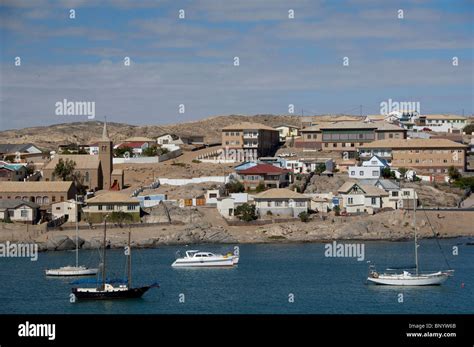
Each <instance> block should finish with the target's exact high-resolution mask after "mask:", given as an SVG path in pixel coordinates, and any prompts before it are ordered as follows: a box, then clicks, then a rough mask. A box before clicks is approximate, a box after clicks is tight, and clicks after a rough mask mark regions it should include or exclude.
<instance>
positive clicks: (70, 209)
mask: <svg viewBox="0 0 474 347" xmlns="http://www.w3.org/2000/svg"><path fill="white" fill-rule="evenodd" d="M58 208H59V209H58ZM51 213H52V214H53V219H56V218H60V217H62V216H64V215H66V214H67V215H68V222H73V223H75V222H76V217H77V210H76V203H75V202H74V201H72V202H70V201H63V202H57V203H54V204H52V205H51Z"/></svg>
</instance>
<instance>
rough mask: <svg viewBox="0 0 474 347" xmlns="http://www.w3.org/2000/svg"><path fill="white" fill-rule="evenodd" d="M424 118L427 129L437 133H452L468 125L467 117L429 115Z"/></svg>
mask: <svg viewBox="0 0 474 347" xmlns="http://www.w3.org/2000/svg"><path fill="white" fill-rule="evenodd" d="M423 118H424V121H425V122H424V123H425V127H427V128H430V129H431V130H432V131H436V132H451V131H450V130H452V129H457V130H461V129H463V128H464V127H465V126H466V125H467V117H463V116H456V115H451V114H427V115H423V116H421V117H420V120H422V119H423Z"/></svg>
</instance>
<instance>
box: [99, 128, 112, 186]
mask: <svg viewBox="0 0 474 347" xmlns="http://www.w3.org/2000/svg"><path fill="white" fill-rule="evenodd" d="M113 148H114V144H113V143H112V140H111V139H110V138H109V133H108V132H107V119H106V120H105V121H104V128H103V129H102V138H101V139H100V141H99V160H100V167H101V171H102V189H105V190H109V189H110V187H111V180H112V177H111V175H112V170H113Z"/></svg>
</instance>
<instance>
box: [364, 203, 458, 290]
mask: <svg viewBox="0 0 474 347" xmlns="http://www.w3.org/2000/svg"><path fill="white" fill-rule="evenodd" d="M425 214H426V212H425ZM430 227H431V229H432V231H433V228H432V226H431V223H430ZM413 229H414V236H415V237H414V239H415V240H414V241H415V242H414V245H415V267H414V268H410V270H413V269H414V270H415V273H414V274H413V273H411V272H409V271H407V270H409V269H405V270H404V271H403V272H402V273H382V274H379V273H378V272H377V270H376V269H375V266H374V265H369V276H368V278H367V281H368V282H371V283H374V284H384V285H392V286H428V285H440V284H442V283H444V282H445V281H446V280H447V279H448V277H450V276H452V274H453V272H454V270H445V271H441V270H440V271H437V272H427V273H421V272H420V271H419V269H420V266H419V261H418V247H419V244H418V234H417V231H416V195H415V194H414V196H413ZM433 232H434V231H433ZM435 236H436V235H435ZM438 246H439V247H440V248H441V246H440V245H439V243H438ZM443 256H444V254H443ZM445 261H446V263H447V264H448V267H449V263H448V262H447V259H446V257H445ZM391 269H394V268H391Z"/></svg>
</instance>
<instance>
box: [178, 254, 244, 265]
mask: <svg viewBox="0 0 474 347" xmlns="http://www.w3.org/2000/svg"><path fill="white" fill-rule="evenodd" d="M178 254H179V253H178ZM238 263H239V256H238V255H236V254H232V253H228V254H226V255H222V254H214V253H210V252H200V251H198V250H189V251H186V255H185V256H184V257H178V258H177V259H176V260H175V262H174V263H173V264H171V266H172V267H231V266H234V265H237V264H238Z"/></svg>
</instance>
